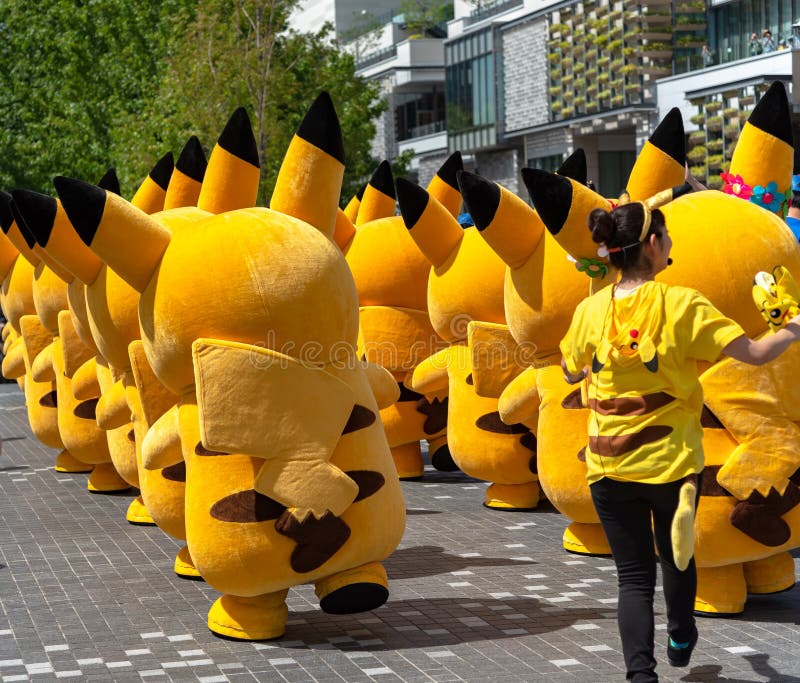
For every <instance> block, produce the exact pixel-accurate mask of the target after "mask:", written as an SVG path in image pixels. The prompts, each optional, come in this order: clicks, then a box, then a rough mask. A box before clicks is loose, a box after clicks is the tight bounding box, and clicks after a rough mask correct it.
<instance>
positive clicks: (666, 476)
mask: <svg viewBox="0 0 800 683" xmlns="http://www.w3.org/2000/svg"><path fill="white" fill-rule="evenodd" d="M743 334H744V330H742V328H741V326H740V325H739V324H738V323H736V322H734V321H733V320H730V319H729V318H726V317H725V316H724V315H722V313H720V312H719V311H718V310H717V309H716V308H714V306H713V305H712V304H711V302H710V301H709V300H708V299H706V298H705V297H704V296H703V295H702V294H700V293H699V292H697V291H695V290H693V289H690V288H688V287H677V286H668V285H665V284H663V283H660V282H646V283H645V284H643V285H641V286H640V287H639V288H638V289H637V290H636V291H635V292H634V293H632V294H631V295H629V296H626V297H624V298H614V296H613V287H606V288H604V289H603V290H601V291H600V292H597V293H596V294H594V295H592V296H590V297H588V298H587V299H584V300H583V301H582V302H581V303H580V304H579V305H578V308H577V309H576V311H575V315H574V316H573V318H572V324H571V325H570V328H569V331H568V332H567V335H566V336H565V337H564V339H563V340H562V341H561V353H562V354H563V356H564V361H565V364H566V367H567V369H568V370H569V372H570V373H572V374H577V373H579V372H580V371H581V369H582V368H584V367H586V366H589V368H591V369H592V372H591V375H590V380H589V386H588V391H587V396H588V401H589V408H590V409H591V412H590V415H589V444H588V446H587V448H586V466H587V479H588V481H589V483H590V484H591V483H593V482H595V481H597V480H598V479H601V478H602V477H610V478H612V479H617V480H620V481H637V482H642V483H648V484H656V483H666V482H670V481H677V480H678V479H682V478H683V477H685V476H687V475H689V474H692V473H695V472H700V471H702V469H703V446H702V437H703V430H702V428H701V426H700V416H701V413H702V409H703V390H702V387H701V386H700V381H699V379H698V374H697V362H696V361H698V360H700V361H708V362H713V361H715V360H716V359H717V358H718V357H719V355H720V353H721V352H722V350H723V349H724V348H725V347H726V346H727V345H728V344H729V343H730V342H732V341H733V340H734V339H736V338H737V337H740V336H741V335H743Z"/></svg>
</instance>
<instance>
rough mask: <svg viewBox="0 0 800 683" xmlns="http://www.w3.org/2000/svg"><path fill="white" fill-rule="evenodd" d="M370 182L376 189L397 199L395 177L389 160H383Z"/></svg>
mask: <svg viewBox="0 0 800 683" xmlns="http://www.w3.org/2000/svg"><path fill="white" fill-rule="evenodd" d="M369 184H370V185H372V187H374V188H375V189H376V190H380V191H381V192H383V194H385V195H386V196H387V197H391V198H392V199H397V196H396V194H395V191H394V178H393V177H392V165H391V164H390V163H389V162H388V161H385V160H384V161H381V163H380V164H378V168H376V169H375V173H373V174H372V178H370V179H369Z"/></svg>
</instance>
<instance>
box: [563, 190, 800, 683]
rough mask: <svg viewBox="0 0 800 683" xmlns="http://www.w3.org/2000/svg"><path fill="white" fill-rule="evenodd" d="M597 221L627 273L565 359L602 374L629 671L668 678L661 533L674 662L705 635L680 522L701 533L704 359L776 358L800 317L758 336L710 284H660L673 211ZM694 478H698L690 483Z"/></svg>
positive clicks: (600, 510) (572, 334)
mask: <svg viewBox="0 0 800 683" xmlns="http://www.w3.org/2000/svg"><path fill="white" fill-rule="evenodd" d="M589 229H590V230H591V232H592V239H593V240H594V242H596V243H598V244H599V245H600V250H599V252H598V253H605V252H607V253H608V257H609V260H610V261H611V263H612V264H613V265H614V266H616V267H617V268H619V269H620V270H621V277H620V279H619V281H618V282H617V283H616V284H615V285H613V286H612V287H606V288H605V289H603V290H601V291H600V292H597V293H596V294H594V295H592V296H590V297H588V298H587V299H585V300H584V301H582V302H581V303H580V305H579V306H578V308H577V309H576V311H575V315H574V316H573V319H572V324H571V325H570V328H569V331H568V332H567V335H566V337H564V339H563V340H562V342H561V353H562V354H563V359H562V367H563V369H564V376H565V379H566V380H567V382H569V383H570V384H574V383H577V382H580V381H583V380H585V379H587V378H589V380H590V381H589V382H588V384H589V386H588V389H587V398H588V403H589V408H590V409H591V413H590V417H589V443H588V445H587V447H586V451H585V453H586V466H587V478H588V481H589V485H590V490H591V493H592V500H593V502H594V505H595V507H596V509H597V514H598V516H599V517H600V521H601V523H602V525H603V529H604V531H605V533H606V536H607V537H608V542H609V544H610V545H611V552H612V554H613V556H614V562H615V563H616V565H617V570H618V575H619V604H618V620H619V629H620V636H621V638H622V649H623V655H624V657H625V665H626V668H627V678H628V679H630V680H633V681H635V682H636V683H645V682H646V681H657V680H658V677H657V676H656V673H655V666H656V661H655V658H654V657H653V632H654V624H653V592H654V589H655V581H656V558H655V552H654V550H653V541H654V538H653V536H654V532H655V544H656V545H657V547H658V555H659V559H660V563H661V569H662V573H663V575H664V598H665V600H666V603H667V616H668V622H669V623H668V626H667V628H668V633H669V640H668V643H667V655H668V658H669V662H670V664H672V665H673V666H686V665H687V664H688V663H689V658H690V657H691V653H692V650H693V648H694V646H695V643H696V642H697V628H696V626H695V621H694V614H693V610H694V601H695V593H696V590H697V574H696V569H695V564H694V560H691V561H690V560H689V557H688V555H687V557H686V561H685V562H684V561H683V560H681V562H679V563H678V566H676V557H675V555H674V554H673V546H672V543H671V533H672V528H673V526H674V525H680V524H685V523H686V522H687V521H688V525H689V529H688V533H689V534H691V533H692V532H691V525H692V524H693V517H692V515H693V510H694V505H695V504H696V497H695V495H696V491H699V486H697V485H696V479H697V477H698V476H701V473H702V471H703V447H702V429H701V427H700V415H701V412H702V408H703V392H702V388H701V386H700V382H699V379H698V373H697V367H696V362H697V361H710V362H712V361H715V360H716V359H717V358H718V357H719V355H720V354H721V353H726V354H728V355H729V356H732V357H733V358H735V359H736V360H739V361H742V362H745V363H750V364H753V365H760V364H762V363H766V362H768V361H770V360H772V359H773V358H776V357H777V356H778V355H780V354H781V353H782V352H783V351H784V350H785V349H786V348H787V347H788V346H789V345H790V344H791V343H792V342H793V341H797V340H798V339H800V316H798V318H794V319H793V320H792V321H791V322H790V323H789V324H788V325H787V326H786V327H785V328H784V329H783V330H780V331H778V332H777V333H776V334H774V335H770V336H767V337H764V338H762V339H760V340H758V341H753V340H751V339H749V338H748V337H747V336H746V335H745V334H744V331H743V330H742V328H741V327H740V326H739V325H738V324H737V323H736V322H734V321H733V320H730V319H729V318H726V317H725V316H724V315H722V314H721V313H720V312H719V311H718V310H717V309H716V308H714V306H713V305H712V304H711V302H709V301H708V299H706V298H705V297H704V296H703V295H702V294H700V293H699V292H697V291H695V290H693V289H690V288H688V287H678V286H668V285H665V284H663V283H660V282H655V281H654V278H655V276H656V275H657V274H658V273H659V272H661V271H662V270H664V268H666V267H667V266H668V265H669V263H670V259H669V252H670V248H671V247H672V240H671V239H670V236H669V234H668V232H667V227H666V225H665V223H664V216H663V214H662V213H661V211H659V210H658V209H655V210H653V211H651V210H650V209H649V208H648V207H647V205H646V204H644V203H642V202H636V203H631V204H625V205H622V206H618V207H617V208H615V209H614V210H613V211H611V212H608V211H604V210H603V209H595V210H594V211H593V212H592V213H591V215H590V216H589ZM687 482H690V483H694V486H691V487H690V486H684V484H685V483H687ZM682 489H683V499H684V500H683V506H681V505H680V503H681V498H682V494H681V490H682ZM687 491H689V492H690V494H689V501H688V504H687V501H686V500H685V499H686V492H687ZM686 509H688V517H686V513H685V510H686ZM679 510H683V512H679V514H678V515H676V514H675V513H676V511H679ZM682 516H683V519H682ZM651 518H652V522H651ZM678 531H680V529H679V528H678ZM684 533H686V529H685V528H684ZM687 562H688V566H685V567H684V568H683V569H680V568H679V566H680V565H681V564H684V565H685V564H686V563H687Z"/></svg>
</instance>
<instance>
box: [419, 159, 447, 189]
mask: <svg viewBox="0 0 800 683" xmlns="http://www.w3.org/2000/svg"><path fill="white" fill-rule="evenodd" d="M449 156H450V154H449V153H448V152H442V153H441V154H429V155H427V156H424V157H419V167H418V168H417V184H418V185H419V186H420V187H427V186H428V183H429V182H431V178H433V176H434V175H436V171H438V170H439V169H440V168H441V166H442V164H443V163H444V162H445V161H447V157H449Z"/></svg>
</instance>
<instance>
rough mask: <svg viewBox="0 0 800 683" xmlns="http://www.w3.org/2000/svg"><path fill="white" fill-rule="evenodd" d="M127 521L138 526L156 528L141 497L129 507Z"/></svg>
mask: <svg viewBox="0 0 800 683" xmlns="http://www.w3.org/2000/svg"><path fill="white" fill-rule="evenodd" d="M125 519H127V520H128V522H130V523H131V524H138V525H141V526H155V524H156V523H155V522H154V521H153V518H152V517H151V516H150V513H149V512H148V511H147V508H146V507H145V506H144V501H143V500H142V497H141V496H136V498H134V499H133V500H132V501H131V504H130V505H129V506H128V512H126V513H125Z"/></svg>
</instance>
